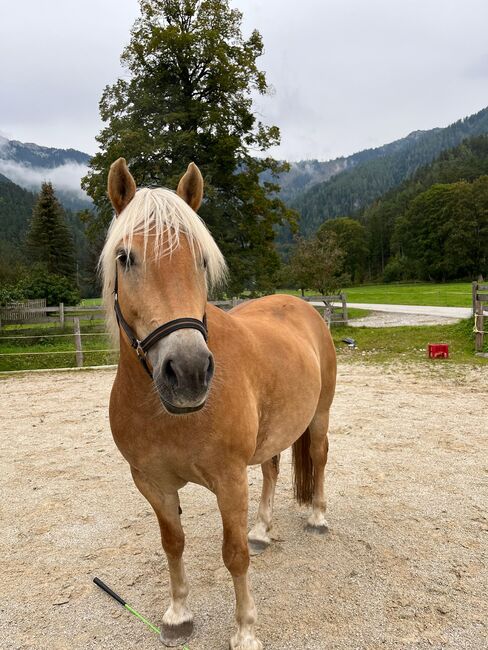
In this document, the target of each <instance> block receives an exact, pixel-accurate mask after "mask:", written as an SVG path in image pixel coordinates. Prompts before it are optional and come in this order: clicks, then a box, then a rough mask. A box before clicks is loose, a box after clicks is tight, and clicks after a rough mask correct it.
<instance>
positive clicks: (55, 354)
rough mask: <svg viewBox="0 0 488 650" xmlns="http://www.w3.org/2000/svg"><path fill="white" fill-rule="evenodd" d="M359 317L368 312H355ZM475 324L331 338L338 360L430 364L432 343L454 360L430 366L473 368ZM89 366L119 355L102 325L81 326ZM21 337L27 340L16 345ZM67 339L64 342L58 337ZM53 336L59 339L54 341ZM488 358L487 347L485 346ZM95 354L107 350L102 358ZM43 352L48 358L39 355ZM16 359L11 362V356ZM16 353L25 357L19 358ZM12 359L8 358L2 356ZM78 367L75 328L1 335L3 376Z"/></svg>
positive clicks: (351, 332) (353, 331) (342, 332)
mask: <svg viewBox="0 0 488 650" xmlns="http://www.w3.org/2000/svg"><path fill="white" fill-rule="evenodd" d="M354 311H355V312H357V313H355V314H353V315H355V316H357V317H360V316H363V315H364V314H367V312H362V311H361V310H354ZM472 330H473V321H472V319H469V320H465V321H461V322H460V323H458V324H456V325H435V326H415V327H385V328H368V327H344V326H337V325H336V326H333V327H332V336H333V338H334V342H335V345H336V348H337V353H338V358H339V359H344V360H346V359H347V360H351V361H361V362H376V363H383V362H391V361H407V362H419V361H426V360H427V355H426V348H427V344H428V343H448V344H449V348H450V359H449V360H447V361H444V360H442V361H430V363H449V364H458V363H468V364H477V365H481V364H485V365H488V359H484V358H480V357H476V356H475V354H474V337H473V332H472ZM81 331H82V334H83V335H84V336H82V343H83V355H84V365H86V366H95V365H105V364H110V363H116V362H117V357H118V353H117V352H112V351H108V350H110V349H111V348H112V345H111V343H110V341H109V339H108V336H107V335H106V334H105V333H104V331H103V324H101V323H90V322H88V321H87V322H85V323H82V324H81ZM17 334H18V335H19V336H22V337H27V338H22V339H11V338H10V337H11V336H15V335H17ZM60 334H62V335H63V336H59V335H60ZM53 335H54V336H53ZM346 337H350V338H353V339H355V341H356V343H357V348H356V349H354V350H351V349H349V348H348V346H347V345H346V344H345V343H343V342H342V339H343V338H346ZM485 349H486V351H487V352H488V341H487V344H486V346H485ZM96 350H105V351H104V352H97V351H96ZM39 352H42V353H48V354H38V353H39ZM12 353H13V354H14V355H15V356H9V355H10V354H12ZM17 353H21V354H20V355H17ZM3 355H8V356H3ZM75 366H76V358H75V352H74V339H73V335H72V331H71V329H70V326H67V327H65V328H64V330H63V329H61V328H59V327H54V326H52V325H45V326H35V327H33V326H30V327H29V329H27V327H24V328H23V329H20V330H19V329H18V328H15V329H14V326H9V327H6V328H2V331H1V333H0V371H12V370H33V369H39V368H53V369H54V368H69V367H75Z"/></svg>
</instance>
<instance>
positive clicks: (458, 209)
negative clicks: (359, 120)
mask: <svg viewBox="0 0 488 650" xmlns="http://www.w3.org/2000/svg"><path fill="white" fill-rule="evenodd" d="M378 162H379V161H374V163H375V165H376V163H378ZM375 165H374V166H373V167H371V166H370V167H369V172H371V183H374V181H375V174H374V173H373V169H374V168H375ZM369 172H368V173H369ZM365 182H366V181H365ZM334 246H335V247H336V248H338V249H339V251H340V253H341V254H340V255H339V256H338V257H337V256H336V259H337V260H341V262H340V263H337V264H336V268H335V269H334V271H333V273H332V275H331V277H332V278H335V280H333V279H332V280H331V282H333V283H335V285H338V283H339V284H340V281H341V280H345V281H346V282H347V281H351V282H354V283H360V282H364V281H371V280H373V281H375V280H382V281H386V282H392V281H402V280H427V281H429V280H433V281H447V280H461V279H474V278H477V277H478V275H480V274H481V275H483V276H484V277H486V276H488V135H483V136H477V137H473V138H468V139H466V140H465V141H463V142H462V143H461V144H459V145H458V146H457V147H454V148H452V149H449V150H447V151H445V152H443V153H442V154H441V155H440V156H439V157H438V158H437V159H436V160H435V161H434V162H432V163H431V164H429V165H426V166H424V167H421V168H420V169H418V170H417V171H416V172H415V173H414V174H413V176H411V178H410V179H409V180H407V181H404V182H403V183H402V184H400V185H399V186H398V187H396V188H395V189H393V190H390V191H389V192H388V193H386V194H384V195H383V196H382V197H380V198H378V199H376V200H374V201H373V202H372V203H371V204H370V205H369V206H368V207H366V208H364V209H363V210H361V211H358V210H356V211H354V210H351V213H350V214H349V215H348V216H340V217H336V218H333V219H324V220H323V222H322V224H321V225H320V227H319V228H318V229H317V231H316V232H315V234H313V235H309V237H308V238H306V239H303V237H302V238H299V239H298V241H296V243H295V244H291V245H290V244H288V245H287V244H283V243H282V245H281V250H282V253H283V256H284V257H285V259H288V260H290V262H291V263H290V265H288V266H286V267H285V273H284V275H283V280H282V284H283V285H287V281H288V277H287V274H288V276H289V279H290V280H291V283H292V285H293V286H296V287H297V288H310V289H311V288H316V287H315V286H312V285H313V284H314V283H315V285H316V284H317V281H316V280H312V279H311V278H312V277H313V278H316V277H317V276H319V277H320V276H321V275H323V269H322V267H324V268H325V266H327V264H328V261H327V260H325V261H324V260H322V261H320V260H317V268H316V269H314V267H315V266H316V264H315V262H313V263H312V261H311V260H315V258H316V257H317V256H319V257H320V255H322V253H320V251H328V252H327V253H325V252H324V253H323V255H325V256H326V257H328V258H330V255H331V251H332V248H333V247H334ZM307 256H308V257H307ZM324 259H325V258H324ZM306 260H308V261H306ZM321 265H322V266H321ZM304 266H306V267H307V269H308V271H310V272H307V273H305V271H304V270H303V269H302V267H304ZM309 276H310V277H309Z"/></svg>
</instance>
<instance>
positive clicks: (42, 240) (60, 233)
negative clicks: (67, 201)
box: [27, 183, 75, 280]
mask: <svg viewBox="0 0 488 650" xmlns="http://www.w3.org/2000/svg"><path fill="white" fill-rule="evenodd" d="M27 250H28V253H29V258H30V262H32V263H33V264H38V265H41V266H42V267H43V268H44V269H45V270H46V271H47V272H48V273H53V274H55V275H61V276H64V277H66V278H70V279H71V280H73V279H74V277H75V257H74V246H73V238H72V236H71V232H70V230H69V228H68V226H67V224H66V220H65V214H64V210H63V208H62V206H61V204H60V203H59V201H58V200H57V198H56V196H55V194H54V190H53V186H52V185H51V183H43V184H42V187H41V191H40V193H39V198H38V199H37V202H36V204H35V206H34V209H33V211H32V220H31V223H30V227H29V231H28V233H27Z"/></svg>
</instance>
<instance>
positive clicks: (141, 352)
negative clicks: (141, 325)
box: [113, 270, 208, 379]
mask: <svg viewBox="0 0 488 650" xmlns="http://www.w3.org/2000/svg"><path fill="white" fill-rule="evenodd" d="M113 293H114V310H115V316H116V318H117V324H118V325H119V327H121V328H122V329H123V330H124V332H125V333H126V335H127V338H128V339H129V342H130V344H131V346H132V347H133V348H134V350H135V351H136V352H137V357H138V359H139V361H140V362H141V363H142V367H143V368H144V370H145V371H146V372H147V374H148V375H149V376H150V377H151V379H152V378H153V376H152V372H151V370H150V369H149V366H148V365H147V353H148V351H149V349H150V348H152V346H153V345H154V344H155V343H157V342H158V341H159V340H160V339H164V337H165V336H168V335H169V334H172V333H173V332H176V331H177V330H181V329H194V330H198V331H199V332H200V333H201V334H202V335H203V338H204V339H205V342H206V341H208V329H207V314H204V315H203V320H198V319H197V318H175V319H174V320H170V321H168V322H167V323H164V325H160V326H159V327H156V329H155V330H153V331H152V332H151V333H150V334H148V335H147V336H146V338H144V339H142V341H140V340H139V339H138V338H137V336H136V335H135V333H134V330H133V329H132V328H131V326H130V325H129V323H128V322H127V321H126V320H125V318H124V317H123V315H122V310H121V309H120V305H119V296H118V275H117V270H115V285H114V291H113Z"/></svg>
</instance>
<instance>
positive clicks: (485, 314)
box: [473, 281, 488, 353]
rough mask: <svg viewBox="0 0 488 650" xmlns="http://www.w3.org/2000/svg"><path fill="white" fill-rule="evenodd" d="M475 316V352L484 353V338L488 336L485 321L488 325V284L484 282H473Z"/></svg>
mask: <svg viewBox="0 0 488 650" xmlns="http://www.w3.org/2000/svg"><path fill="white" fill-rule="evenodd" d="M473 314H474V332H475V334H476V338H475V351H476V352H478V353H482V352H483V344H484V336H485V334H488V332H487V331H486V330H485V319H486V322H487V323H488V283H484V282H483V281H480V282H473ZM487 327H488V326H487Z"/></svg>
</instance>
